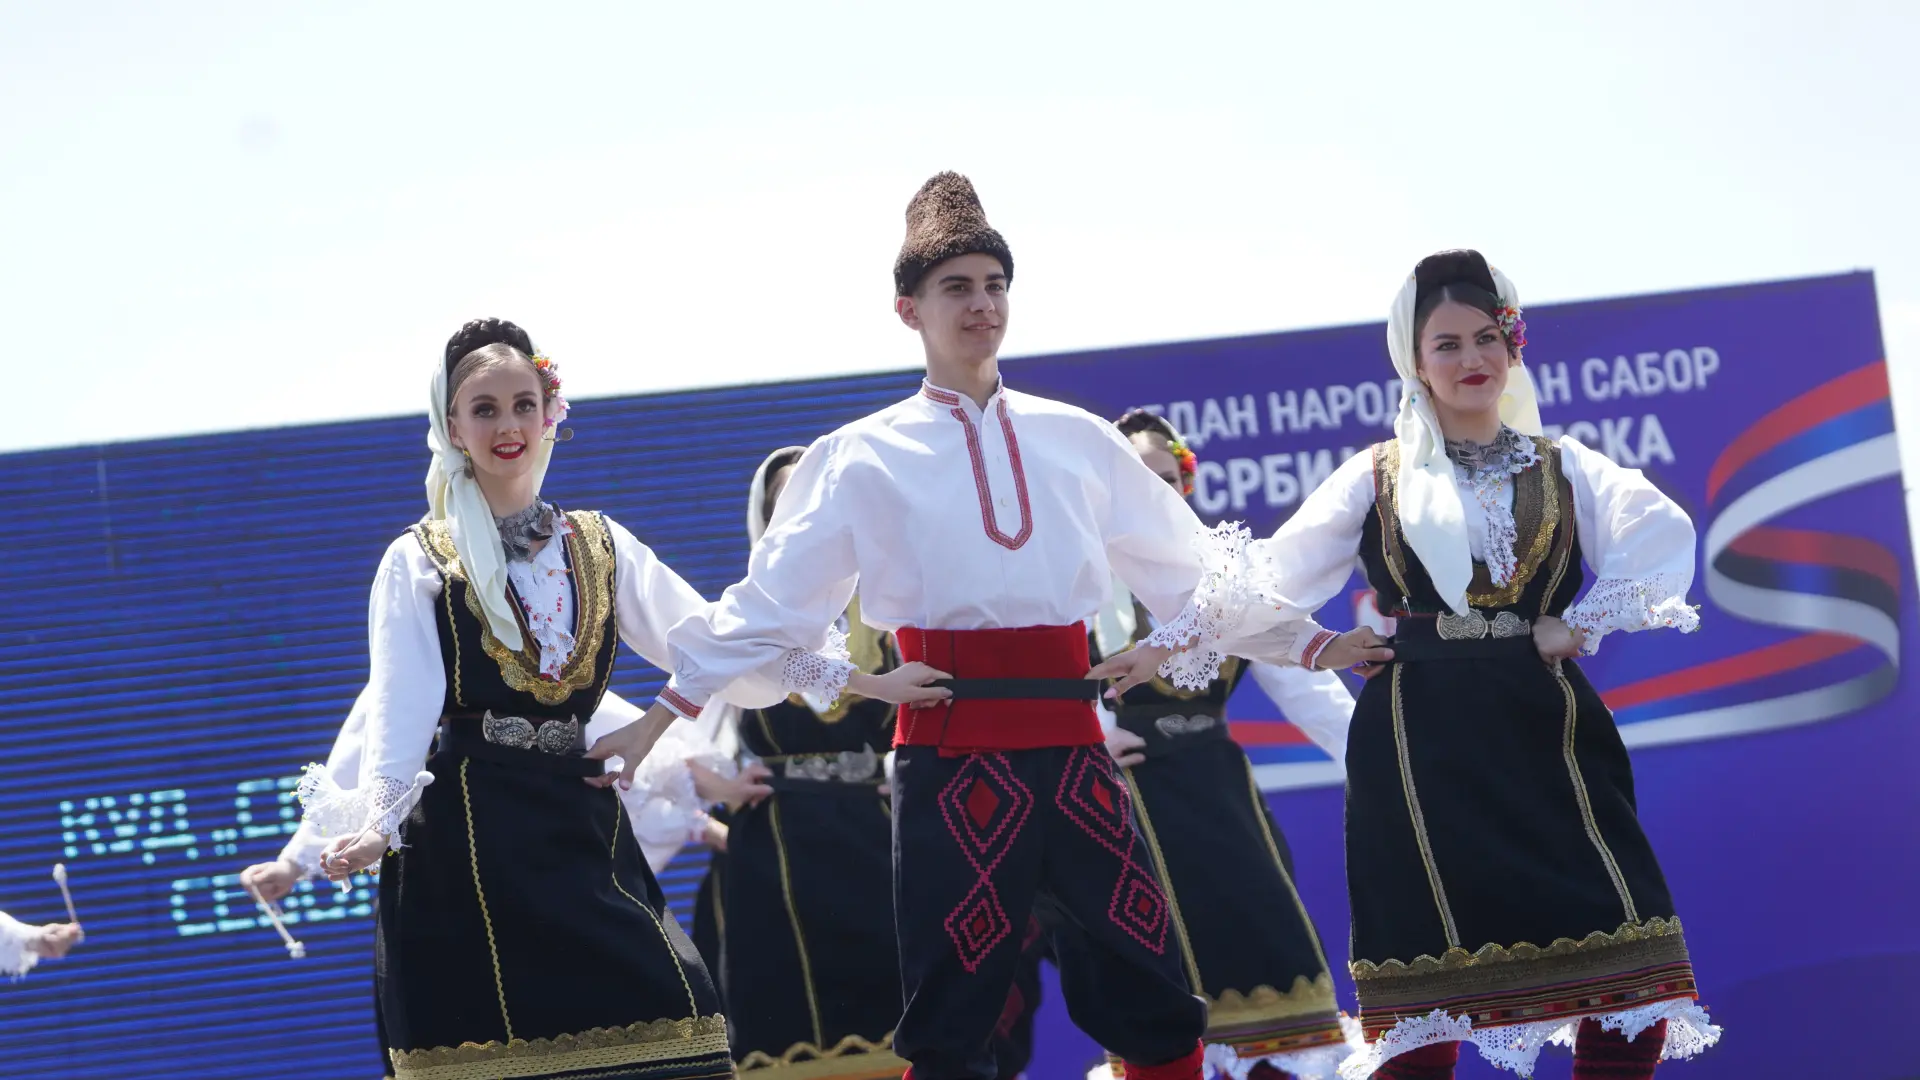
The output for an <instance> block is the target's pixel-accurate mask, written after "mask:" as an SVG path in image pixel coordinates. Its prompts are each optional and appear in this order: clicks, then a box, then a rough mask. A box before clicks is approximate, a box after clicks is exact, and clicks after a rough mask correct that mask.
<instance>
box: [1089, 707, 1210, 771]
mask: <svg viewBox="0 0 1920 1080" xmlns="http://www.w3.org/2000/svg"><path fill="white" fill-rule="evenodd" d="M1116 720H1117V721H1118V722H1119V724H1120V726H1121V727H1123V728H1125V729H1127V730H1128V731H1131V732H1133V733H1134V734H1135V735H1138V736H1140V737H1141V738H1142V739H1145V740H1146V741H1147V745H1146V748H1145V749H1144V750H1142V751H1141V752H1142V753H1144V754H1145V755H1146V756H1147V757H1149V758H1157V757H1165V756H1167V755H1168V754H1173V753H1178V752H1179V751H1182V750H1186V749H1189V748H1192V747H1197V746H1204V745H1206V744H1208V743H1211V742H1214V741H1215V740H1224V739H1228V738H1230V736H1229V734H1228V732H1227V722H1226V721H1225V720H1223V719H1221V718H1220V717H1218V716H1213V715H1211V714H1208V713H1193V714H1191V715H1187V714H1183V713H1165V714H1162V715H1160V716H1154V715H1152V714H1151V713H1145V714H1144V715H1143V713H1142V712H1141V711H1140V707H1139V706H1133V707H1127V706H1122V708H1121V710H1120V713H1119V715H1118V716H1117V717H1116Z"/></svg>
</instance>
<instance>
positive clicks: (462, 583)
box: [413, 510, 620, 724]
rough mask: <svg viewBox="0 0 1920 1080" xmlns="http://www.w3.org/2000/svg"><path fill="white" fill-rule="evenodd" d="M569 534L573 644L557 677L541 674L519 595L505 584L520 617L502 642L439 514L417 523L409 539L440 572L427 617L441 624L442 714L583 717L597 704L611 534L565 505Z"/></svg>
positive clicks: (609, 647) (609, 629) (611, 633)
mask: <svg viewBox="0 0 1920 1080" xmlns="http://www.w3.org/2000/svg"><path fill="white" fill-rule="evenodd" d="M566 518H567V523H568V524H569V525H570V526H572V535H570V536H568V537H566V538H565V539H564V540H556V541H553V542H555V543H564V544H565V553H566V557H567V571H568V578H569V580H570V582H571V583H572V585H573V613H574V631H573V634H574V641H575V645H574V649H573V655H572V656H570V657H568V658H567V662H566V665H565V666H564V667H563V668H562V669H561V671H560V676H559V678H557V679H554V678H548V677H546V676H543V675H541V674H540V647H539V645H537V644H536V643H535V642H534V640H533V634H532V633H531V632H530V631H529V630H528V629H527V623H526V619H525V618H524V617H523V616H522V615H521V614H520V599H519V597H518V596H517V595H515V594H514V591H513V587H512V586H511V585H509V586H508V588H507V593H508V599H509V601H511V603H512V606H513V610H514V617H515V618H516V619H518V620H519V622H520V639H521V647H520V648H519V649H518V650H513V649H509V648H507V647H506V645H505V644H503V643H502V642H501V641H500V639H499V638H497V637H495V636H494V635H493V632H492V631H491V630H489V629H488V628H487V623H486V619H485V618H484V617H483V616H482V615H481V611H480V597H479V595H478V594H477V593H476V592H475V591H474V590H473V588H472V587H471V586H470V585H469V584H468V582H467V576H466V572H465V570H464V569H463V568H462V567H461V565H460V555H459V553H458V552H457V551H455V549H454V546H453V534H452V531H451V528H450V526H449V524H448V522H446V521H429V522H422V523H421V524H419V525H415V526H414V527H413V534H414V536H415V538H417V539H418V540H419V541H420V546H421V547H422V548H423V549H425V551H426V553H427V557H428V558H430V559H432V560H433V564H434V566H435V568H436V569H438V570H439V571H440V581H441V590H440V602H439V604H438V606H437V607H436V608H435V610H434V623H435V625H436V626H437V627H438V628H439V631H440V657H441V661H442V662H443V663H444V664H445V666H446V672H447V698H446V704H445V706H444V709H445V711H446V714H447V715H449V716H462V715H476V714H479V713H481V712H483V711H488V710H491V711H492V712H493V714H494V715H496V716H522V717H527V718H528V719H536V718H553V719H562V720H564V719H570V718H571V719H578V720H579V721H580V722H581V723H582V724H585V723H586V722H587V720H588V719H589V718H590V717H591V716H592V715H593V712H594V710H595V709H597V708H598V707H599V705H600V697H601V695H602V694H604V693H606V689H607V682H608V680H609V679H611V678H612V676H613V657H614V650H615V649H616V648H617V647H618V645H619V642H620V634H619V628H618V625H617V624H616V622H615V619H614V565H615V563H614V557H613V537H612V535H611V534H610V533H608V532H607V526H606V523H605V522H604V521H603V520H601V517H600V515H599V514H597V513H594V512H592V511H580V510H574V511H568V512H567V515H566Z"/></svg>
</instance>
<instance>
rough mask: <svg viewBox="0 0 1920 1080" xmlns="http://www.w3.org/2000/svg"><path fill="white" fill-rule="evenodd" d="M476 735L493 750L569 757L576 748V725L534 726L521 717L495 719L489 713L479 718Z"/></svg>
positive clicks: (563, 722) (552, 722)
mask: <svg viewBox="0 0 1920 1080" xmlns="http://www.w3.org/2000/svg"><path fill="white" fill-rule="evenodd" d="M480 735H481V737H482V738H484V739H486V740H487V741H488V742H490V743H492V744H494V745H495V746H510V747H512V748H513V749H515V750H539V751H542V752H543V753H548V754H571V753H573V752H574V751H575V750H577V749H579V748H580V721H579V719H578V718H574V719H568V720H548V721H545V722H543V723H541V724H538V725H535V724H534V722H533V721H531V720H528V719H527V718H526V717H524V716H495V715H493V712H492V711H491V710H489V711H488V712H486V713H484V714H482V715H481V717H480Z"/></svg>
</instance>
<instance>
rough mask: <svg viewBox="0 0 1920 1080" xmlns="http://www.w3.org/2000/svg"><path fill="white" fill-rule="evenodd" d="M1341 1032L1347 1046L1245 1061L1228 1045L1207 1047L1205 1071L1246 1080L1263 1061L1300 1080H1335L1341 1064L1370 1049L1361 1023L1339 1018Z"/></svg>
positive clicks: (1345, 1016) (1208, 1045) (1329, 1046)
mask: <svg viewBox="0 0 1920 1080" xmlns="http://www.w3.org/2000/svg"><path fill="white" fill-rule="evenodd" d="M1340 1031H1341V1033H1342V1034H1344V1035H1345V1036H1346V1041H1345V1042H1340V1043H1328V1044H1327V1045H1325V1046H1315V1047H1310V1048H1308V1049H1305V1050H1294V1051H1291V1052H1289V1053H1285V1054H1267V1055H1266V1056H1264V1057H1250V1058H1243V1057H1241V1056H1240V1053H1239V1051H1237V1050H1235V1049H1234V1048H1233V1047H1231V1046H1228V1045H1227V1044H1225V1043H1208V1044H1207V1046H1206V1063H1205V1068H1207V1069H1211V1070H1212V1071H1213V1074H1214V1076H1216V1077H1221V1078H1224V1077H1232V1078H1233V1080H1247V1078H1248V1077H1249V1076H1251V1075H1252V1074H1253V1069H1254V1066H1256V1065H1259V1064H1260V1063H1261V1062H1263V1061H1264V1062H1266V1063H1267V1064H1268V1065H1271V1066H1273V1067H1274V1068H1276V1069H1279V1070H1280V1071H1281V1072H1283V1073H1288V1074H1290V1075H1292V1076H1294V1077H1296V1078H1297V1080H1334V1077H1336V1076H1338V1075H1339V1073H1340V1063H1341V1062H1342V1061H1344V1060H1346V1059H1347V1058H1349V1057H1351V1056H1353V1055H1354V1054H1356V1053H1359V1052H1361V1051H1363V1050H1365V1049H1366V1045H1367V1044H1366V1040H1365V1038H1364V1037H1363V1036H1362V1035H1361V1033H1360V1021H1358V1020H1355V1019H1354V1018H1353V1017H1351V1016H1347V1015H1346V1014H1344V1013H1342V1014H1341V1016H1340Z"/></svg>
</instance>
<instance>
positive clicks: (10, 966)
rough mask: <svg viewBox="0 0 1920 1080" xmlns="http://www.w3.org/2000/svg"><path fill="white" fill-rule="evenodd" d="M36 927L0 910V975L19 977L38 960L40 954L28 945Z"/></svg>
mask: <svg viewBox="0 0 1920 1080" xmlns="http://www.w3.org/2000/svg"><path fill="white" fill-rule="evenodd" d="M37 933H39V928H38V927H33V926H28V925H27V924H26V923H23V922H21V921H20V920H18V919H16V918H14V917H13V916H11V915H9V914H7V913H6V912H4V911H0V975H10V976H12V977H14V978H16V979H17V978H19V977H20V976H22V975H25V974H26V973H27V972H29V971H32V970H33V966H34V965H35V964H38V963H39V962H40V954H39V953H36V952H34V951H33V949H32V948H30V947H29V943H30V942H32V941H33V939H34V936H35V935H36V934H37Z"/></svg>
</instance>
